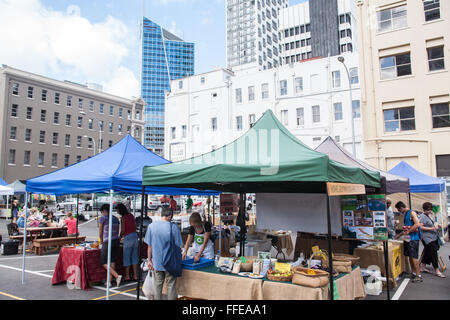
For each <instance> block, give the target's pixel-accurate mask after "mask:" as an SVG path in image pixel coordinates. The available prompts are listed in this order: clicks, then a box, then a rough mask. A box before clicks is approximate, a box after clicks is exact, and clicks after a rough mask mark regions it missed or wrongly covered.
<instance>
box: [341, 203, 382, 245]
mask: <svg viewBox="0 0 450 320" xmlns="http://www.w3.org/2000/svg"><path fill="white" fill-rule="evenodd" d="M341 209H342V238H344V239H358V240H374V241H382V240H387V239H388V230H387V214H386V198H385V196H384V195H367V196H365V195H357V196H342V197H341Z"/></svg>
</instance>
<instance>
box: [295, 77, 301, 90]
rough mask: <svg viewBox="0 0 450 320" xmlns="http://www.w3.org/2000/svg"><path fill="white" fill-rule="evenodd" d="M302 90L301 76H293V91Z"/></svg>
mask: <svg viewBox="0 0 450 320" xmlns="http://www.w3.org/2000/svg"><path fill="white" fill-rule="evenodd" d="M302 91H303V78H302V77H298V78H295V93H300V92H302Z"/></svg>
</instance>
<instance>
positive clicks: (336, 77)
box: [331, 70, 341, 88]
mask: <svg viewBox="0 0 450 320" xmlns="http://www.w3.org/2000/svg"><path fill="white" fill-rule="evenodd" d="M331 77H332V81H333V88H339V87H340V86H341V72H340V71H339V70H337V71H333V72H332V73H331Z"/></svg>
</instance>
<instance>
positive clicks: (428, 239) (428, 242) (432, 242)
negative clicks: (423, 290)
mask: <svg viewBox="0 0 450 320" xmlns="http://www.w3.org/2000/svg"><path fill="white" fill-rule="evenodd" d="M422 208H423V214H422V216H421V217H420V220H419V222H420V225H421V230H422V243H423V245H424V249H423V254H422V259H421V261H420V262H421V263H420V272H425V273H431V272H430V271H428V270H427V268H426V265H427V264H432V265H433V268H434V272H435V274H436V276H438V277H440V278H445V276H444V275H443V274H442V273H441V272H440V271H439V261H438V250H439V234H438V233H437V230H438V229H439V225H438V224H437V223H434V220H433V211H432V209H433V205H432V204H431V203H430V202H425V203H424V204H423V205H422Z"/></svg>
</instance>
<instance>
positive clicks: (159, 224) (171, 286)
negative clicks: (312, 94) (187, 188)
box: [144, 207, 183, 300]
mask: <svg viewBox="0 0 450 320" xmlns="http://www.w3.org/2000/svg"><path fill="white" fill-rule="evenodd" d="M172 218H173V213H172V211H171V210H169V209H168V208H166V207H165V208H163V209H162V212H161V220H159V221H155V222H153V223H152V224H151V225H149V226H148V228H147V233H146V235H145V239H144V242H145V243H146V244H147V245H148V252H147V257H148V269H149V270H154V271H155V278H154V279H155V285H154V299H155V300H161V299H162V289H163V285H164V281H166V287H167V299H168V300H176V299H177V297H178V294H177V278H176V277H175V276H173V275H172V274H170V273H169V272H168V271H166V269H165V268H164V266H163V264H164V258H165V257H166V255H167V253H169V252H170V244H171V239H173V240H174V242H175V245H176V246H178V247H180V248H181V247H182V246H183V241H182V239H181V232H180V230H179V229H178V227H177V226H176V225H175V224H172V223H171V221H172ZM179 254H180V261H181V252H179Z"/></svg>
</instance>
